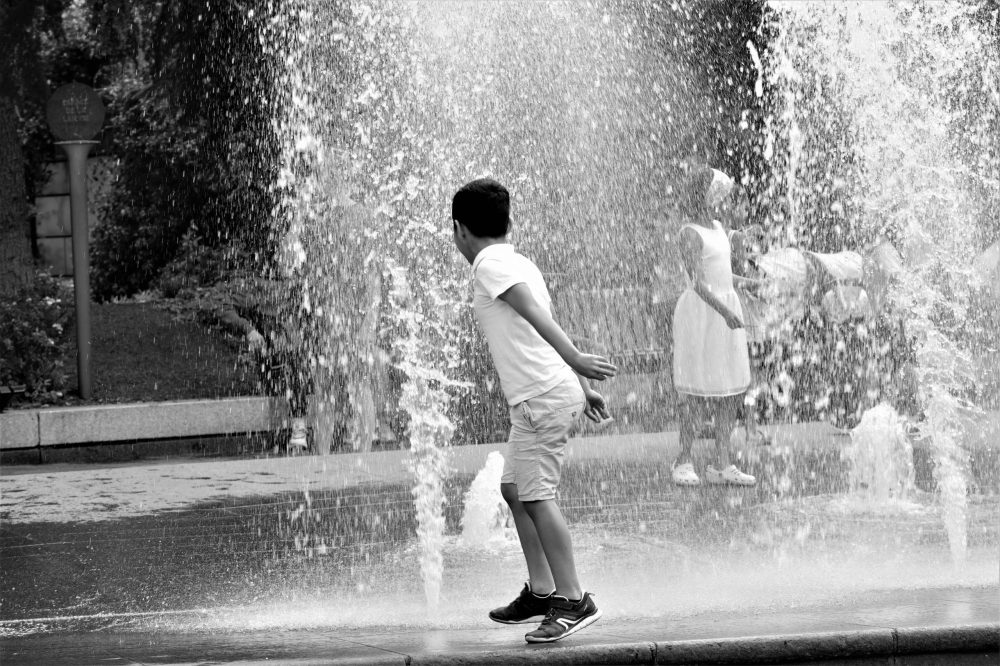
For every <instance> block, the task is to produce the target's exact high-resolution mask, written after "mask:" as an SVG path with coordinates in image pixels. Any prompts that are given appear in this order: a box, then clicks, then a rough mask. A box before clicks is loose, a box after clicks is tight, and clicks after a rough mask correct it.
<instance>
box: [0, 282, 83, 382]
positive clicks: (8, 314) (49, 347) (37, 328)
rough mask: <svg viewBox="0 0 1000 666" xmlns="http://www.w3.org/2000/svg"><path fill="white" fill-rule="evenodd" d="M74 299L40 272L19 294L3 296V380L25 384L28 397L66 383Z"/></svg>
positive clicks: (0, 371) (0, 314)
mask: <svg viewBox="0 0 1000 666" xmlns="http://www.w3.org/2000/svg"><path fill="white" fill-rule="evenodd" d="M72 298H73V297H72V294H71V293H70V292H69V291H68V290H67V289H64V288H62V287H60V285H59V283H58V282H56V281H55V280H53V279H52V278H50V277H48V276H47V275H44V274H39V275H37V276H36V278H35V280H34V282H33V283H32V284H31V285H29V286H28V287H27V288H25V289H24V290H23V291H22V292H21V293H20V294H18V295H17V296H15V297H14V298H10V299H2V300H0V384H2V385H22V384H23V385H24V386H25V387H26V395H27V397H28V398H31V399H36V400H39V399H40V400H45V399H46V397H47V395H48V394H50V393H55V392H58V391H59V390H61V389H62V388H63V387H64V386H65V385H66V379H67V375H66V355H67V351H68V349H69V345H70V343H71V341H72V336H71V330H72V328H73V321H74V319H73V305H72Z"/></svg>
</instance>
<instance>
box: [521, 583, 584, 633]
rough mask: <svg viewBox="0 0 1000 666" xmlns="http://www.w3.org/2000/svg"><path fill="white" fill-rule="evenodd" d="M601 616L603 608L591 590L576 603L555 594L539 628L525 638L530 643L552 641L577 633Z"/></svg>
mask: <svg viewBox="0 0 1000 666" xmlns="http://www.w3.org/2000/svg"><path fill="white" fill-rule="evenodd" d="M600 617H601V609H600V608H598V607H597V604H595V603H594V599H593V598H592V597H591V596H590V592H584V593H583V599H580V600H579V601H577V602H575V603H574V602H572V601H570V600H569V599H567V598H566V597H559V596H555V595H553V596H552V605H551V608H549V613H548V615H546V616H545V619H544V620H542V623H541V624H540V625H538V629H535V630H534V631H529V632H528V633H526V634H525V635H524V640H526V641H528V642H529V643H551V642H552V641H557V640H559V639H560V638H566V637H567V636H569V635H570V634H575V633H576V632H578V631H580V630H581V629H583V628H584V627H586V626H589V625H591V624H593V623H595V622H597V620H598V619H600Z"/></svg>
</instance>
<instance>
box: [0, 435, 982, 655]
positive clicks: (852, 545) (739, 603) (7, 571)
mask: <svg viewBox="0 0 1000 666" xmlns="http://www.w3.org/2000/svg"><path fill="white" fill-rule="evenodd" d="M773 433H774V435H775V443H774V445H773V446H771V447H766V448H761V449H758V450H756V451H747V452H745V464H746V465H747V466H748V467H749V468H750V469H752V470H754V471H755V472H756V473H758V474H759V475H760V476H761V479H762V483H761V484H760V486H759V487H758V488H755V489H720V488H701V489H695V490H693V491H692V490H687V489H678V488H676V487H674V486H672V485H671V484H669V483H668V482H667V481H666V479H667V478H668V474H669V466H668V463H669V460H670V459H672V457H673V452H674V451H675V450H676V435H675V434H673V433H663V434H660V433H656V434H647V435H615V436H607V437H592V438H586V439H580V440H575V441H574V442H573V443H572V453H571V459H570V462H569V464H568V465H567V469H566V477H565V479H564V491H563V498H562V506H563V508H564V511H565V512H566V514H567V516H568V517H569V519H570V522H571V525H572V529H573V535H574V540H575V543H576V547H577V550H578V567H579V569H580V572H581V577H582V578H583V580H584V581H585V584H586V585H588V586H590V589H591V590H592V591H594V592H595V593H596V594H597V599H598V602H599V603H600V605H601V607H602V608H603V609H604V611H605V616H604V617H603V618H602V620H601V621H600V622H599V623H597V624H595V625H594V626H592V627H590V628H588V629H587V630H585V631H583V632H580V633H579V634H577V635H574V636H572V637H570V638H568V639H566V640H565V641H563V642H561V643H558V644H555V645H551V646H529V645H527V644H525V643H524V642H523V638H522V634H523V633H524V631H525V630H526V628H525V627H508V626H500V625H493V624H492V623H490V622H489V621H488V620H486V619H485V613H486V611H488V610H489V608H491V607H492V606H495V605H498V604H500V603H503V602H505V601H507V600H508V599H507V598H506V597H508V596H513V594H515V593H516V591H517V588H518V587H519V586H520V582H521V577H522V576H523V575H524V574H523V563H522V562H521V560H520V554H519V551H518V548H517V544H516V540H514V539H513V538H512V535H511V534H510V532H509V530H506V531H504V530H503V529H501V530H500V531H499V533H498V534H496V535H495V537H494V540H493V541H491V542H489V543H485V544H477V545H469V544H466V543H464V542H463V541H462V539H461V537H460V536H459V534H460V532H461V529H460V519H461V507H462V504H463V494H464V493H465V492H466V491H467V489H468V488H469V484H470V483H471V479H472V477H473V476H474V475H475V474H476V473H477V472H478V471H479V470H480V469H481V468H482V466H483V462H484V460H485V458H486V455H487V454H488V453H489V452H490V451H492V450H496V449H497V448H498V447H495V446H476V447H456V448H454V449H453V450H452V452H451V454H452V467H453V469H454V471H455V473H454V476H453V479H452V480H451V481H450V482H449V484H448V486H447V488H446V492H447V503H446V507H445V514H446V520H447V526H448V528H447V533H448V535H449V536H448V537H447V540H446V543H445V544H444V547H443V552H444V578H443V580H442V583H441V597H440V598H441V601H440V603H439V605H438V607H437V609H436V610H433V611H432V610H430V609H429V608H428V605H427V603H426V602H425V601H424V591H423V589H422V587H421V582H420V572H419V567H420V562H419V559H420V556H419V551H418V549H416V548H415V546H414V543H413V542H414V539H413V537H412V535H413V533H414V529H415V522H414V518H413V509H412V506H413V504H412V502H413V500H412V497H411V494H410V487H411V486H412V481H411V477H410V472H409V471H408V468H407V465H406V462H407V458H406V453H405V452H400V451H389V452H378V453H369V454H341V455H336V456H308V457H304V458H275V457H261V458H256V459H247V458H240V459H214V460H213V459H206V460H198V461H194V460H190V459H165V460H158V461H144V462H141V463H122V464H113V465H99V466H97V465H74V464H59V465H45V466H6V467H4V468H3V469H2V470H0V493H2V494H0V516H2V519H3V524H2V528H0V557H2V561H3V567H2V572H0V591H2V613H0V661H2V663H3V664H5V665H6V664H21V663H25V664H27V663H31V664H55V663H64V664H87V663H102V664H103V663H112V664H114V663H206V662H210V663H252V662H258V661H267V662H268V663H397V664H403V663H407V664H419V663H494V664H501V663H778V662H781V663H796V662H805V661H808V660H810V659H815V658H820V657H822V658H826V659H844V660H856V659H861V658H864V659H869V661H868V662H867V663H909V662H907V661H906V660H907V659H909V660H911V661H912V663H918V662H917V661H913V660H914V659H917V657H918V656H919V655H925V656H926V655H933V654H937V655H938V657H940V660H938V661H936V662H935V661H930V662H919V663H942V664H944V663H997V654H996V647H997V645H998V644H1000V538H998V532H1000V525H998V524H997V520H996V516H997V515H998V510H997V509H998V506H1000V503H998V500H997V497H996V495H995V493H994V494H991V493H986V494H980V495H977V496H975V497H971V498H970V502H969V506H968V507H967V518H968V519H967V527H968V531H967V534H968V549H967V552H966V553H964V558H965V559H964V561H962V562H961V563H959V564H956V563H955V560H954V558H953V556H952V554H951V553H950V552H949V547H948V534H947V530H946V529H945V527H944V526H943V524H942V516H941V511H940V508H939V507H937V505H936V500H935V497H934V495H933V493H926V492H924V493H917V495H916V496H915V497H913V498H911V499H910V500H909V501H907V502H896V503H892V504H889V505H885V506H871V505H870V504H866V503H865V502H864V500H863V498H857V497H855V496H853V495H852V494H851V493H850V492H848V489H847V482H846V478H845V472H844V468H843V465H844V463H843V461H842V460H841V456H840V451H841V450H842V449H843V446H844V438H843V437H841V436H839V435H838V434H836V433H835V432H832V431H831V430H829V429H824V427H823V426H820V425H817V424H805V425H801V426H795V427H791V426H789V427H786V428H782V429H775V430H774V431H773ZM782 489H784V490H782ZM963 650H965V651H964V652H963ZM942 655H943V656H942ZM938 657H935V659H937V658H938ZM893 660H895V661H893ZM977 660H978V661H977ZM852 663H854V662H852ZM858 663H864V662H858Z"/></svg>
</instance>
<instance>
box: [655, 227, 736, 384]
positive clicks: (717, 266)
mask: <svg viewBox="0 0 1000 666" xmlns="http://www.w3.org/2000/svg"><path fill="white" fill-rule="evenodd" d="M685 226H688V227H690V228H692V229H694V230H695V231H696V232H697V233H698V235H699V236H700V237H701V278H702V279H703V280H704V281H705V283H706V284H707V285H708V287H709V289H711V290H712V293H713V294H715V295H716V296H717V297H718V298H719V300H720V301H722V302H723V303H724V304H725V305H726V306H728V307H729V308H730V309H731V310H733V311H734V312H736V313H737V314H739V315H740V317H741V318H742V316H743V309H742V307H741V306H740V299H739V296H738V295H737V294H736V290H735V288H734V287H733V272H732V264H731V255H732V250H731V248H730V245H729V238H728V237H727V235H726V231H725V229H723V228H722V225H721V224H719V223H718V222H716V221H713V222H712V228H711V229H706V228H705V227H702V226H700V225H695V224H688V225H685ZM673 334H674V388H675V389H676V390H677V392H678V393H685V394H688V395H696V396H708V397H722V396H727V395H738V394H741V393H744V392H745V391H746V390H747V388H748V387H749V386H750V358H749V355H748V353H747V336H746V331H745V330H744V329H742V328H737V329H731V328H729V326H727V325H726V320H725V319H723V318H722V315H720V314H719V313H718V312H716V311H715V310H714V309H712V307H711V306H709V304H708V303H706V302H705V301H704V300H702V298H701V297H700V296H698V294H696V293H695V292H694V288H693V287H692V286H691V285H690V284H689V285H688V287H687V289H685V290H684V293H682V294H681V297H680V298H679V299H678V301H677V306H676V307H675V308H674V321H673Z"/></svg>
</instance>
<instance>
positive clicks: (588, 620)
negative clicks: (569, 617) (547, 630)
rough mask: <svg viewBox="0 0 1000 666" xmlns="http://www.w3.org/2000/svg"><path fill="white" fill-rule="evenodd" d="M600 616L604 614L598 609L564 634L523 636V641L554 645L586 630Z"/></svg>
mask: <svg viewBox="0 0 1000 666" xmlns="http://www.w3.org/2000/svg"><path fill="white" fill-rule="evenodd" d="M602 615H604V613H603V612H602V611H601V609H600V608H598V609H597V612H596V613H594V614H593V615H590V616H588V617H586V618H584V619H582V620H580V621H579V622H578V623H576V624H574V625H573V626H572V627H570V628H569V629H567V630H566V632H565V633H562V634H559V635H558V636H547V637H544V638H541V637H537V636H525V637H524V640H526V641H528V642H529V643H554V642H556V641H560V640H562V639H564V638H566V637H567V636H571V635H573V634H575V633H576V632H578V631H580V630H581V629H586V628H587V627H589V626H590V625H592V624H594V623H595V622H597V621H598V620H600V619H601V616H602Z"/></svg>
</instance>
